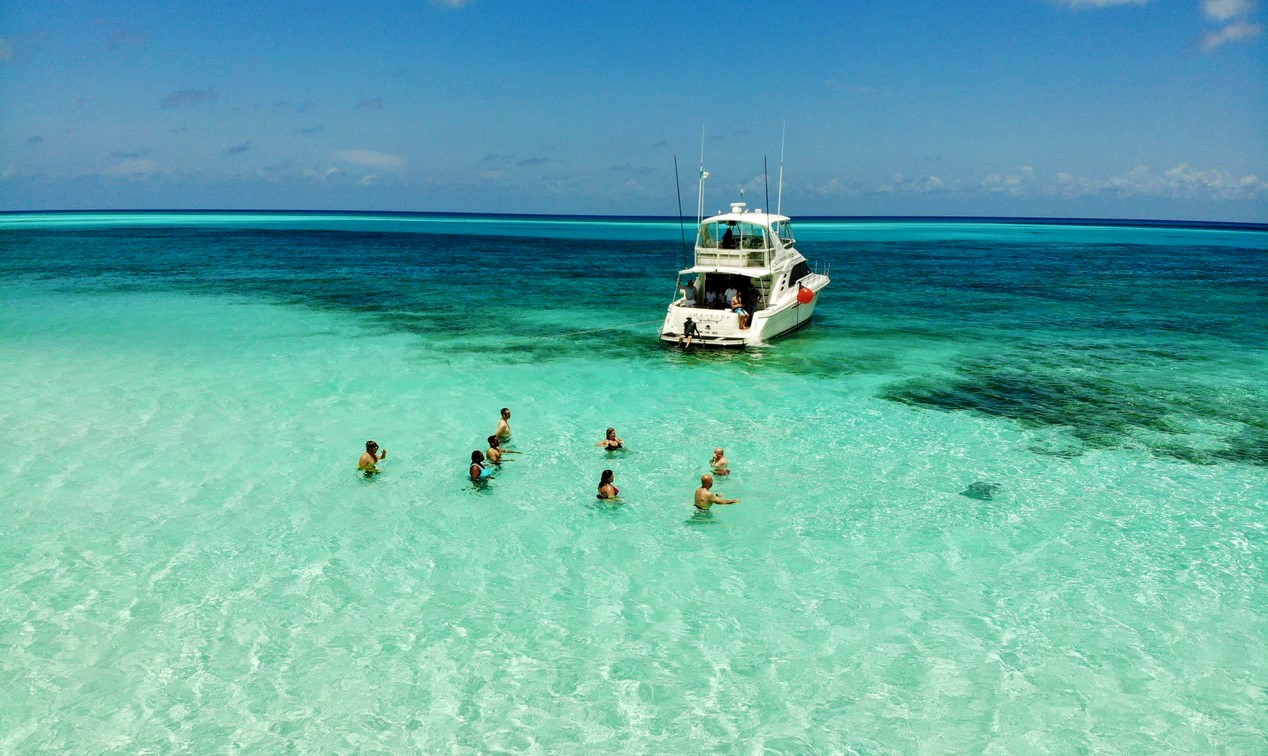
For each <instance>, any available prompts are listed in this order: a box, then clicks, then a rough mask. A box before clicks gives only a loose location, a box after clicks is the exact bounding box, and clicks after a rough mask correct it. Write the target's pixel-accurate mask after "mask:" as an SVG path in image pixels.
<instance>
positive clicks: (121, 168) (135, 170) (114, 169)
mask: <svg viewBox="0 0 1268 756" xmlns="http://www.w3.org/2000/svg"><path fill="white" fill-rule="evenodd" d="M158 172H159V164H158V163H156V162H155V161H154V160H152V159H150V158H135V159H133V160H124V161H123V162H122V163H117V164H115V165H112V166H110V167H109V168H107V169H106V170H104V171H102V174H103V175H106V176H125V177H128V178H143V177H145V176H149V175H151V174H155V173H158Z"/></svg>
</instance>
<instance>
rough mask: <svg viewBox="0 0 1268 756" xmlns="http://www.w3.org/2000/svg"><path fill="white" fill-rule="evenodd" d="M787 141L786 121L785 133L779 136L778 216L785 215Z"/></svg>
mask: <svg viewBox="0 0 1268 756" xmlns="http://www.w3.org/2000/svg"><path fill="white" fill-rule="evenodd" d="M787 140H788V122H787V121H784V131H783V133H782V134H780V136H779V193H778V194H777V195H776V197H778V200H777V202H778V203H779V204H777V205H775V214H776V215H783V214H784V142H786V141H787ZM766 204H768V205H769V204H770V198H769V197H767V198H766Z"/></svg>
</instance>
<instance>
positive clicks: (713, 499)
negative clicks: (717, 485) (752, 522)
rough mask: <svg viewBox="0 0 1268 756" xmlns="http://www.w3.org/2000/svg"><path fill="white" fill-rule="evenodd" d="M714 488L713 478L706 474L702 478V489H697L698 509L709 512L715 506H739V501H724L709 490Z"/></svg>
mask: <svg viewBox="0 0 1268 756" xmlns="http://www.w3.org/2000/svg"><path fill="white" fill-rule="evenodd" d="M711 488H713V476H712V475H710V474H708V473H705V474H704V475H701V476H700V487H699V488H697V489H696V509H697V510H699V511H701V512H708V511H709V507H711V506H713V505H714V504H739V503H740V500H739V499H724V498H722V497H721V496H720V495H718V494H715V493H714V492H713V491H710V490H709V489H711Z"/></svg>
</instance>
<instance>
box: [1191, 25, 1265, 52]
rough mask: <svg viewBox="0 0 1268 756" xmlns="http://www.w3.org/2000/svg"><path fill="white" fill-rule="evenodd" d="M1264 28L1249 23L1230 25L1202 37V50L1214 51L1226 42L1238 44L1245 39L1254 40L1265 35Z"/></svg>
mask: <svg viewBox="0 0 1268 756" xmlns="http://www.w3.org/2000/svg"><path fill="white" fill-rule="evenodd" d="M1263 30H1264V29H1263V27H1262V26H1260V25H1259V24H1252V23H1250V22H1248V21H1238V22H1236V23H1232V24H1229V25H1228V26H1225V27H1224V28H1223V29H1220V30H1219V31H1214V32H1209V33H1208V34H1206V35H1205V36H1203V37H1202V49H1203V50H1207V51H1210V50H1214V49H1215V48H1217V47H1219V46H1220V45H1222V44H1224V43H1226V42H1238V41H1241V40H1244V39H1254V38H1255V37H1258V36H1259V35H1260V34H1261V33H1263Z"/></svg>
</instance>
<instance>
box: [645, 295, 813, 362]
mask: <svg viewBox="0 0 1268 756" xmlns="http://www.w3.org/2000/svg"><path fill="white" fill-rule="evenodd" d="M826 283H827V282H826V281H824V282H823V283H822V284H820V285H819V286H818V287H816V288H815V289H811V290H812V291H815V293H816V296H815V298H814V299H812V300H810V301H809V302H806V303H802V302H798V301H795V300H794V301H792V302H786V303H784V304H782V305H780V306H776V307H768V308H766V309H764V310H759V311H758V312H757V313H756V314H754V316H753V323H752V325H751V326H750V327H749V328H746V329H741V328H740V319H739V316H738V315H736V314H735V313H733V312H730V311H728V310H710V309H705V308H701V307H685V306H683V305H682V304H681V303H680V302H675V303H674V304H671V305H670V306H669V309H668V312H666V314H665V322H664V324H663V325H662V326H661V329H660V340H661V341H664V342H668V343H672V344H678V343H679V342H681V341H684V339H683V337H682V333H683V323H684V322H685V321H686V319H687V318H689V317H690V318H691V319H692V320H693V321H694V322H695V323H696V328H697V330H698V335H696V336H693V337H692V339H691V345H692V346H704V347H726V348H739V349H742V348H744V347H750V346H760V345H762V344H765V343H767V342H769V341H772V340H774V339H777V338H779V337H781V336H786V335H788V334H790V333H793V332H795V331H797V330H798V329H800V328H802V327H804V326H806V325H808V324H809V323H810V320H811V318H813V317H814V311H815V305H817V304H818V303H819V297H818V290H819V289H822V288H823V286H824V285H826Z"/></svg>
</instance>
